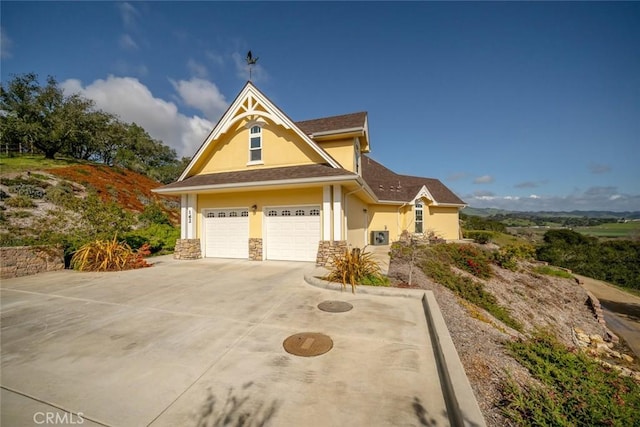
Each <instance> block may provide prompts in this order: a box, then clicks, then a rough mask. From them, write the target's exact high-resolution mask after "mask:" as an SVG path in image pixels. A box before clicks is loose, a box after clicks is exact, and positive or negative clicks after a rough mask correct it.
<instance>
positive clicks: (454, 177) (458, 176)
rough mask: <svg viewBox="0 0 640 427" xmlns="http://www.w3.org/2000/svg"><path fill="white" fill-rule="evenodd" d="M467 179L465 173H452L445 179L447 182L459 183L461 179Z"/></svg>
mask: <svg viewBox="0 0 640 427" xmlns="http://www.w3.org/2000/svg"><path fill="white" fill-rule="evenodd" d="M466 177H467V174H466V173H465V172H456V173H452V174H451V175H449V176H448V177H447V180H448V181H460V180H461V179H464V178H466Z"/></svg>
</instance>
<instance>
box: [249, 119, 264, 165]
mask: <svg viewBox="0 0 640 427" xmlns="http://www.w3.org/2000/svg"><path fill="white" fill-rule="evenodd" d="M262 125H263V124H262V123H260V122H256V123H253V125H252V126H251V127H249V153H248V154H249V159H248V161H247V166H249V165H263V164H264V160H263V159H264V156H263V152H262V150H263V148H264V144H263V141H264V137H263V134H262ZM254 127H258V128H260V133H256V134H253V133H251V130H252V129H253V128H254ZM254 135H257V136H259V137H260V147H256V148H252V147H251V139H252V138H255V136H254ZM256 150H260V160H251V153H252V152H253V151H256Z"/></svg>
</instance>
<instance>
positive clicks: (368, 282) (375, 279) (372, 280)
mask: <svg viewBox="0 0 640 427" xmlns="http://www.w3.org/2000/svg"><path fill="white" fill-rule="evenodd" d="M360 284H361V285H365V286H391V282H390V281H389V278H388V277H387V276H382V275H379V276H374V275H367V276H364V277H363V278H362V279H360Z"/></svg>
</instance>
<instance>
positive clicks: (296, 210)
mask: <svg viewBox="0 0 640 427" xmlns="http://www.w3.org/2000/svg"><path fill="white" fill-rule="evenodd" d="M265 214H266V216H265V222H266V236H265V237H266V248H265V249H266V258H267V259H272V260H284V261H315V260H316V254H317V253H318V242H319V241H320V206H287V207H273V208H266V209H265Z"/></svg>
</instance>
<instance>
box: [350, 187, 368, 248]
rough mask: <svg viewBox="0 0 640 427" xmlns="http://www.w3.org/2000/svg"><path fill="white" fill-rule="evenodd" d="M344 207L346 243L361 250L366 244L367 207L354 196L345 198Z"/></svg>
mask: <svg viewBox="0 0 640 427" xmlns="http://www.w3.org/2000/svg"><path fill="white" fill-rule="evenodd" d="M345 205H346V211H347V217H348V219H347V221H346V224H347V241H348V242H349V244H350V245H351V246H353V247H358V248H362V247H364V246H365V245H366V244H367V242H366V234H365V232H366V230H367V229H368V222H369V212H368V205H367V204H365V203H363V202H362V201H361V200H360V199H359V198H357V197H356V196H355V195H349V196H346V197H345ZM365 210H366V212H365Z"/></svg>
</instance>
